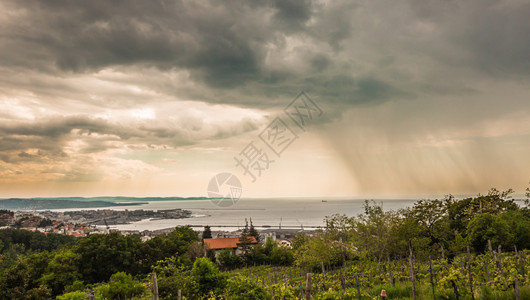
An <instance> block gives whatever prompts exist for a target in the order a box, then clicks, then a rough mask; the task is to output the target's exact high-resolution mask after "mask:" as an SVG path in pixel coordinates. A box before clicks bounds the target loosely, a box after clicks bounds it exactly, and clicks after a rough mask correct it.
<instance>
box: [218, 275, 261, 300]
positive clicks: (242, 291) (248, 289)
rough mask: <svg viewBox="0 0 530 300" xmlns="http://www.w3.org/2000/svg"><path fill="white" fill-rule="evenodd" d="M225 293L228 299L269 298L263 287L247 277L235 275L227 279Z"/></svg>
mask: <svg viewBox="0 0 530 300" xmlns="http://www.w3.org/2000/svg"><path fill="white" fill-rule="evenodd" d="M225 295H226V296H227V297H228V298H229V299H236V300H237V299H241V300H243V299H249V298H250V299H270V296H269V294H268V293H267V292H266V291H265V289H264V288H263V287H261V286H259V284H258V283H257V282H255V281H252V280H250V279H249V278H248V277H243V276H237V277H232V278H230V279H229V280H228V282H227V286H226V292H225Z"/></svg>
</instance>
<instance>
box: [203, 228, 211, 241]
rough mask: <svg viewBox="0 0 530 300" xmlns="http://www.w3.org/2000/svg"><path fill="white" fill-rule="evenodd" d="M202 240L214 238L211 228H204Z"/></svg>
mask: <svg viewBox="0 0 530 300" xmlns="http://www.w3.org/2000/svg"><path fill="white" fill-rule="evenodd" d="M202 238H203V239H211V238H212V229H211V228H210V226H208V225H206V226H204V231H203V232H202Z"/></svg>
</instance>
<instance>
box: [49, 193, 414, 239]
mask: <svg viewBox="0 0 530 300" xmlns="http://www.w3.org/2000/svg"><path fill="white" fill-rule="evenodd" d="M371 201H374V202H375V203H376V204H378V205H382V207H383V210H385V211H386V210H396V209H400V208H406V207H411V206H413V205H414V203H415V202H416V201H417V199H414V200H411V199H386V200H371ZM364 204H365V200H359V199H355V200H348V199H326V200H323V199H298V198H294V199H293V198H287V199H279V198H273V199H240V200H239V201H237V202H236V203H234V204H233V205H231V206H228V207H220V206H218V205H216V204H215V203H214V202H212V201H210V200H172V201H148V202H147V203H146V204H143V205H133V206H119V207H109V208H89V209H113V210H125V209H128V210H137V209H144V210H164V209H175V208H180V209H185V210H190V211H191V212H192V216H191V218H183V219H144V220H141V221H138V222H133V223H130V224H120V225H110V228H115V229H119V230H139V231H143V230H151V231H153V230H160V229H167V228H174V227H176V226H185V225H190V226H192V228H194V229H195V230H198V231H202V230H203V228H204V226H206V225H208V226H210V227H211V228H212V230H214V231H236V230H238V229H240V228H242V227H244V226H245V222H246V221H248V222H250V220H252V223H253V225H254V226H255V227H256V228H258V229H268V228H275V229H277V228H282V229H304V230H313V229H316V228H318V227H322V226H324V225H325V218H326V216H332V215H334V214H344V215H346V216H348V217H351V216H356V215H358V214H360V213H362V212H364ZM67 210H80V209H56V210H54V211H67Z"/></svg>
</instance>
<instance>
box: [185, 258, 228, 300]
mask: <svg viewBox="0 0 530 300" xmlns="http://www.w3.org/2000/svg"><path fill="white" fill-rule="evenodd" d="M191 273H192V275H193V277H194V278H195V281H197V283H198V284H199V292H200V294H202V295H207V294H208V293H209V292H211V291H212V292H214V293H215V292H218V291H219V290H222V289H223V288H224V287H225V285H226V278H225V276H224V275H223V274H221V273H220V272H219V268H218V267H217V265H216V264H214V263H213V262H211V261H210V260H209V259H207V258H205V257H202V258H198V259H197V260H195V262H194V263H193V268H192V270H191Z"/></svg>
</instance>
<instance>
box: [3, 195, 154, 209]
mask: <svg viewBox="0 0 530 300" xmlns="http://www.w3.org/2000/svg"><path fill="white" fill-rule="evenodd" d="M128 199H129V202H126V203H125V202H124V201H123V202H121V203H116V202H113V201H102V200H92V199H88V198H75V197H74V198H31V199H27V198H10V199H0V209H10V210H25V209H27V210H32V209H36V210H42V209H66V208H94V207H115V206H125V205H127V206H130V205H141V204H147V202H145V201H136V202H130V200H132V199H131V198H128Z"/></svg>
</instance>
